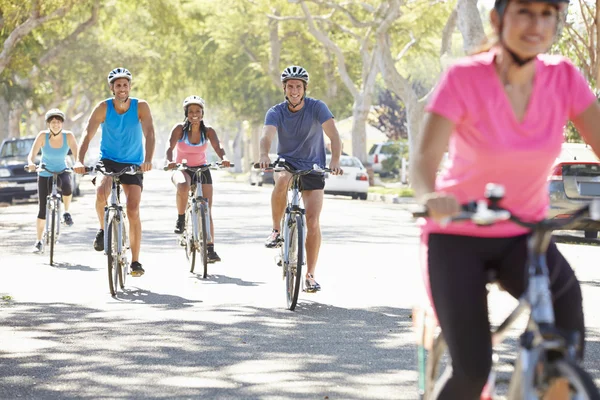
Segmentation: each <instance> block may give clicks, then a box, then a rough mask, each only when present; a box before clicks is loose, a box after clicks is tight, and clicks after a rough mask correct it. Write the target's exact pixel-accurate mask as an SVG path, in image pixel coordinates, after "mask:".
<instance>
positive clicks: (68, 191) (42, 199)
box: [38, 172, 73, 219]
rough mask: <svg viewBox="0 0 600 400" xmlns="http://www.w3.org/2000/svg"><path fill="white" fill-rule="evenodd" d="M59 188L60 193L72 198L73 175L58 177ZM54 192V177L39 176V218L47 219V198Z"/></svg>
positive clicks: (64, 174) (66, 174) (67, 174)
mask: <svg viewBox="0 0 600 400" xmlns="http://www.w3.org/2000/svg"><path fill="white" fill-rule="evenodd" d="M56 184H57V186H58V191H59V192H60V191H62V195H63V196H70V195H72V194H73V189H72V188H71V173H70V172H63V173H62V174H60V175H58V180H57V182H56ZM51 191H52V177H51V176H49V177H46V176H38V204H39V211H38V218H39V219H46V197H47V196H48V194H50V193H51Z"/></svg>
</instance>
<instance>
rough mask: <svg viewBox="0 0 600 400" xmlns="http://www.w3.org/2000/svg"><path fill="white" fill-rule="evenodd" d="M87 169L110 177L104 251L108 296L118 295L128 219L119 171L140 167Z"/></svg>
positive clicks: (124, 271) (130, 172) (124, 269)
mask: <svg viewBox="0 0 600 400" xmlns="http://www.w3.org/2000/svg"><path fill="white" fill-rule="evenodd" d="M86 171H87V172H90V171H96V172H100V173H101V174H103V175H105V176H110V177H111V178H112V186H111V192H110V200H109V202H108V204H107V205H106V206H105V207H104V232H105V235H104V254H106V258H107V264H108V287H109V290H110V294H111V296H116V295H117V290H118V287H117V284H118V285H119V286H121V290H123V289H125V280H126V278H127V275H128V274H129V266H130V263H129V260H128V259H127V249H129V237H128V233H129V224H128V223H127V214H126V210H125V209H124V208H123V206H122V205H121V180H120V177H121V175H124V174H128V175H136V174H142V173H143V172H142V171H141V169H140V167H139V166H137V165H131V166H129V167H126V168H124V169H123V170H121V171H119V172H109V171H106V169H105V167H104V165H102V164H98V165H96V166H94V167H86Z"/></svg>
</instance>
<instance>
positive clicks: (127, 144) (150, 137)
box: [73, 68, 155, 276]
mask: <svg viewBox="0 0 600 400" xmlns="http://www.w3.org/2000/svg"><path fill="white" fill-rule="evenodd" d="M107 79H108V85H109V87H110V90H111V92H112V93H113V97H112V98H109V99H106V100H105V101H102V102H100V103H99V104H98V105H96V108H94V110H93V111H92V115H91V116H90V119H89V120H88V122H87V126H86V128H85V131H84V132H83V135H82V139H81V143H80V144H79V161H78V162H77V163H76V164H75V167H74V168H73V169H74V170H75V172H77V173H80V174H81V173H84V172H85V167H84V166H83V160H84V158H85V154H86V153H87V150H88V146H89V144H90V141H91V140H92V138H93V137H94V135H95V134H96V131H97V130H98V127H100V125H101V126H102V139H101V141H100V160H101V161H102V163H103V164H104V168H105V169H106V170H107V171H109V172H120V171H122V170H123V169H124V168H126V167H128V166H131V165H137V166H139V167H140V170H141V171H142V172H147V171H150V170H151V169H152V156H153V155H154V141H155V139H154V124H153V122H152V114H151V113H150V106H148V103H147V102H146V101H145V100H141V99H136V98H133V97H129V91H130V90H131V79H132V76H131V72H129V71H128V70H127V69H125V68H115V69H113V70H112V71H110V72H109V74H108V78H107ZM144 141H145V143H144ZM97 179H98V181H96V182H95V185H96V213H97V214H98V221H99V222H100V229H99V230H98V232H97V233H96V239H95V240H94V249H96V251H103V250H104V207H105V206H106V201H107V198H108V196H109V195H110V193H111V186H112V178H111V177H110V176H104V175H102V176H98V178H97ZM120 181H121V186H122V187H123V191H124V192H125V196H126V197H127V219H128V220H129V243H130V247H131V276H142V275H143V274H144V268H142V264H141V263H140V262H139V255H140V243H141V240H142V223H141V221H140V200H141V198H142V187H143V176H142V175H127V174H125V175H121V177H120Z"/></svg>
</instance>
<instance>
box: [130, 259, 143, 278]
mask: <svg viewBox="0 0 600 400" xmlns="http://www.w3.org/2000/svg"><path fill="white" fill-rule="evenodd" d="M144 272H146V271H144V268H142V264H140V263H139V262H137V261H134V262H132V263H131V276H133V277H138V276H142V275H144Z"/></svg>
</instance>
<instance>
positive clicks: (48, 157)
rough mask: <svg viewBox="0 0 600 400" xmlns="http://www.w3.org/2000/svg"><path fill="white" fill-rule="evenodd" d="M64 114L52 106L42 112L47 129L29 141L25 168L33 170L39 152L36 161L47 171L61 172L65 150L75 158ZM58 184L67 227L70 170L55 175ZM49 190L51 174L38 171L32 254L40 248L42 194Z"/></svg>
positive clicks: (74, 144) (43, 214) (43, 215)
mask: <svg viewBox="0 0 600 400" xmlns="http://www.w3.org/2000/svg"><path fill="white" fill-rule="evenodd" d="M64 120H65V114H64V113H63V112H62V111H60V110H59V109H56V108H55V109H52V110H50V111H48V112H47V113H46V125H47V126H48V130H44V131H41V132H40V133H38V135H37V137H36V138H35V142H33V147H32V148H31V151H30V152H29V156H28V157H27V162H28V166H27V167H28V169H29V171H30V172H33V171H35V168H36V165H35V163H34V158H35V157H36V156H37V154H38V153H39V151H40V150H41V151H42V157H41V160H40V163H43V164H45V165H46V168H47V169H49V170H50V171H62V170H63V169H65V168H67V163H66V160H65V159H66V157H67V154H68V153H69V149H70V150H71V152H72V153H73V156H74V158H75V159H77V141H76V140H75V136H74V135H73V133H72V132H70V131H64V130H63V122H64ZM58 185H59V188H60V190H61V192H62V200H63V204H64V207H65V208H64V209H65V211H64V213H63V222H64V223H65V225H67V226H71V225H73V219H72V217H71V214H70V213H69V206H70V205H71V198H72V197H73V189H72V185H71V173H70V172H63V173H62V174H60V175H59V176H58ZM51 190H52V174H51V173H49V172H45V171H41V172H40V173H39V174H38V216H37V221H36V236H37V238H36V242H35V245H34V247H33V252H34V253H39V252H40V251H41V249H42V233H43V231H44V225H45V223H46V196H48V194H49V192H50V191H51Z"/></svg>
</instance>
